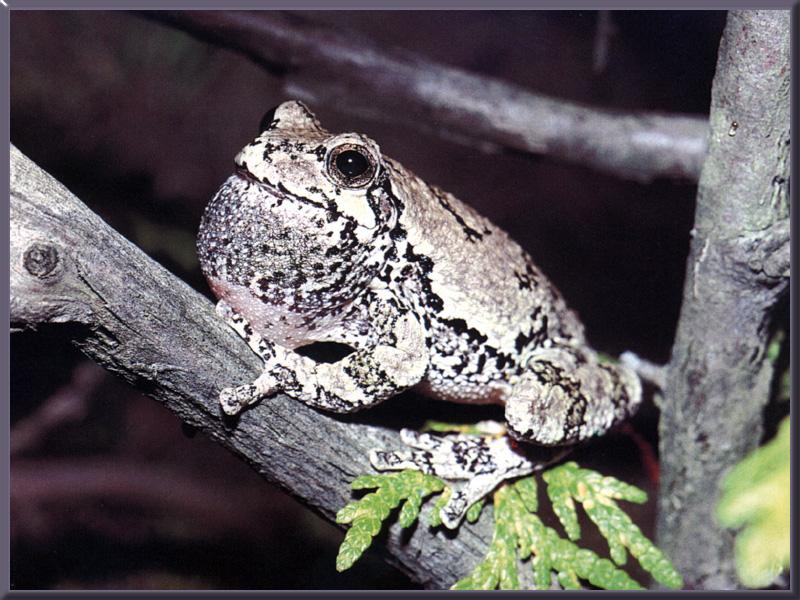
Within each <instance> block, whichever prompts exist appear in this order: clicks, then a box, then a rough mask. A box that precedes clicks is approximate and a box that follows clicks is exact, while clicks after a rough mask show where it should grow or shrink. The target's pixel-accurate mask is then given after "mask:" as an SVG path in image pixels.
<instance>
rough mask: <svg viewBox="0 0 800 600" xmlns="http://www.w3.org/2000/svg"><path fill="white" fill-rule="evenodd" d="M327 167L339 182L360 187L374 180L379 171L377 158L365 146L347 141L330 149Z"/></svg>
mask: <svg viewBox="0 0 800 600" xmlns="http://www.w3.org/2000/svg"><path fill="white" fill-rule="evenodd" d="M326 168H327V170H328V174H329V175H330V176H331V178H332V179H333V180H334V181H336V182H337V183H339V184H341V185H343V186H346V187H349V188H359V187H364V186H365V185H367V184H368V183H370V182H371V181H372V178H373V177H374V176H375V172H376V171H377V160H376V159H375V157H374V156H373V155H372V152H370V151H369V150H368V149H367V148H365V147H364V146H359V145H358V144H352V143H346V144H340V145H339V146H336V147H334V148H333V149H331V150H330V152H329V153H328V159H327V162H326Z"/></svg>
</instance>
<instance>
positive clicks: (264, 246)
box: [198, 102, 641, 527]
mask: <svg viewBox="0 0 800 600" xmlns="http://www.w3.org/2000/svg"><path fill="white" fill-rule="evenodd" d="M263 128H264V130H263V131H262V133H261V134H260V135H259V136H258V137H257V138H256V139H255V140H253V141H252V142H250V143H249V144H248V145H247V146H245V148H244V149H243V150H242V151H241V152H240V153H239V154H238V155H237V156H236V159H235V161H236V165H237V170H236V174H234V175H232V176H231V177H230V178H228V180H227V181H226V182H225V183H224V184H223V185H222V187H221V188H220V190H219V191H218V192H217V194H216V196H215V197H214V199H213V200H212V201H211V203H210V204H209V205H208V207H207V209H206V212H205V214H204V216H203V221H202V224H201V226H200V233H199V237H198V250H199V255H200V263H201V266H202V269H203V273H204V274H205V276H206V278H207V279H208V281H209V284H210V285H211V287H212V289H213V291H214V293H215V294H216V295H217V296H218V298H219V299H220V302H219V304H218V312H219V313H220V315H221V316H223V317H224V318H225V319H226V320H227V322H228V323H229V324H230V325H231V326H232V327H233V328H234V329H235V330H236V331H237V332H238V333H239V334H240V335H241V336H242V337H243V338H244V339H245V340H246V341H247V342H248V344H249V345H250V347H251V348H252V349H253V350H254V351H255V352H256V353H258V354H259V355H260V356H261V357H262V358H263V359H264V365H265V366H264V373H263V374H262V375H261V376H260V377H259V378H258V379H257V380H256V381H255V382H253V383H252V384H246V385H241V386H238V387H235V388H227V389H225V390H223V392H222V394H221V396H220V400H221V403H222V407H223V409H224V410H225V412H226V413H229V414H235V413H236V412H238V411H240V410H241V409H242V408H244V407H245V406H247V405H249V404H252V403H253V402H256V401H258V400H259V399H260V398H262V397H263V396H265V395H269V394H273V393H276V392H279V391H282V392H285V393H286V394H288V395H290V396H293V397H295V398H297V399H299V400H301V401H303V402H305V403H307V404H309V405H311V406H314V407H316V408H320V409H324V410H329V411H333V412H351V411H355V410H359V409H362V408H365V407H367V406H370V405H373V404H376V403H377V402H380V401H382V400H384V399H386V398H389V397H391V396H393V395H395V394H397V393H399V392H401V391H403V390H405V389H408V388H411V387H416V388H417V389H419V390H420V391H422V392H423V393H425V394H427V395H430V396H433V397H436V398H440V399H444V400H450V401H456V402H475V403H500V404H504V405H505V416H506V430H507V433H508V434H510V436H512V437H513V438H515V439H517V440H523V441H528V442H533V443H536V444H542V445H548V446H552V445H563V444H570V443H574V442H577V441H580V440H583V439H586V438H588V437H590V436H593V435H597V434H600V433H603V432H604V431H606V430H607V429H608V428H609V427H611V426H612V425H613V424H615V423H617V422H619V421H620V420H622V419H624V418H625V417H626V416H628V415H629V414H631V413H632V412H633V411H634V410H635V409H636V407H637V405H638V404H639V402H640V397H641V386H640V382H639V379H638V377H637V376H636V375H635V374H634V373H633V372H632V371H631V370H629V369H628V368H626V367H624V366H621V365H611V364H607V363H601V362H599V360H598V358H597V355H596V353H595V352H594V351H593V350H592V349H591V348H589V347H588V346H587V344H586V340H585V338H584V333H583V327H582V325H581V323H580V321H579V320H578V318H577V316H576V315H575V313H574V312H572V311H571V310H570V309H569V308H567V306H566V304H565V303H564V300H563V299H562V297H561V295H560V294H559V293H558V291H557V290H556V289H555V287H554V286H553V285H552V284H551V283H550V282H549V281H548V280H547V278H546V277H545V276H544V275H543V274H542V273H541V271H539V269H538V268H537V267H536V266H535V265H534V264H533V261H532V260H531V258H530V257H529V256H528V255H527V254H526V253H525V251H524V250H522V248H520V246H519V245H517V244H516V243H515V242H514V241H513V240H511V239H510V238H509V237H508V235H507V234H506V233H505V232H504V231H502V230H501V229H499V228H498V227H496V226H495V225H494V224H492V223H491V222H490V221H488V220H487V219H485V218H484V217H482V216H480V215H479V214H478V213H476V212H475V211H474V210H473V209H471V208H470V207H469V206H467V205H465V204H463V203H462V202H461V201H459V200H458V199H457V198H455V197H454V196H452V195H451V194H448V193H446V192H444V191H442V190H440V189H438V188H436V187H434V186H430V185H428V184H426V183H425V182H424V181H422V180H420V179H419V178H418V177H417V176H416V175H414V174H413V173H411V172H410V171H408V170H406V169H405V168H404V167H403V166H402V165H400V164H398V163H397V162H395V161H393V160H391V159H390V158H387V157H384V156H382V155H381V153H380V149H379V148H378V145H377V144H376V143H375V142H374V141H372V140H370V139H369V138H367V137H366V136H364V135H361V134H356V133H348V134H341V135H332V134H331V133H329V132H328V131H326V130H325V129H323V128H322V127H321V126H320V124H319V122H318V121H317V119H316V118H315V117H314V115H313V114H312V113H311V112H310V111H309V110H308V108H306V107H305V106H304V105H303V104H302V103H300V102H285V103H283V104H281V105H280V106H279V107H277V108H276V109H275V111H274V112H273V114H272V115H270V118H269V119H267V121H266V122H265V123H263ZM353 153H355V154H353ZM345 157H349V158H353V157H355V160H356V165H355V167H348V166H347V165H344V166H342V164H340V163H341V160H342V159H343V158H345ZM321 341H326V342H338V343H341V344H346V345H348V346H350V347H351V348H353V350H354V351H353V352H352V353H351V354H349V355H348V356H346V357H345V358H343V359H342V360H340V361H338V362H336V363H330V364H329V363H317V362H315V361H313V360H312V359H310V358H306V357H303V356H301V355H300V354H298V353H296V352H294V351H293V350H295V349H296V348H299V347H301V346H304V345H307V344H310V343H313V342H321ZM404 441H405V442H406V443H407V444H409V445H410V446H412V447H414V448H416V449H417V450H416V451H413V452H379V451H375V452H373V454H372V456H371V460H372V462H373V465H374V466H375V467H376V468H379V469H390V468H406V467H416V468H421V469H423V470H425V471H427V472H430V473H434V474H436V475H438V476H440V477H444V478H447V479H461V480H466V481H467V483H466V484H465V485H464V486H462V488H460V489H458V490H457V492H456V493H454V495H453V497H452V498H451V502H450V504H449V505H448V506H447V507H445V509H444V510H443V513H442V516H443V521H444V523H445V524H446V525H448V526H450V527H455V526H456V525H457V524H458V522H459V521H460V519H461V517H462V516H463V513H464V511H465V510H466V508H467V507H468V506H469V505H470V504H471V503H472V502H474V501H476V500H477V499H479V498H480V497H482V496H483V495H485V494H487V493H489V492H491V491H492V489H493V488H494V487H495V486H496V485H497V483H499V482H500V481H502V480H503V479H506V478H509V477H515V476H519V475H522V474H526V473H530V472H531V471H532V470H534V469H535V468H536V465H535V463H533V462H531V461H530V460H528V459H527V458H526V457H525V456H524V453H522V452H520V451H519V450H518V449H517V448H516V447H515V446H514V445H512V444H511V443H510V441H509V439H508V437H507V436H505V435H494V437H483V438H481V437H477V438H476V437H474V436H473V437H465V436H445V437H441V436H430V435H421V436H420V435H417V434H414V433H413V432H408V431H406V432H404Z"/></svg>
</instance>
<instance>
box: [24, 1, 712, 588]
mask: <svg viewBox="0 0 800 600" xmlns="http://www.w3.org/2000/svg"><path fill="white" fill-rule="evenodd" d="M305 15H306V16H307V17H308V18H312V19H314V20H317V21H319V22H324V23H327V24H331V25H333V26H335V27H337V28H340V29H344V30H347V29H350V30H355V31H358V32H360V33H361V34H362V35H365V36H368V37H369V38H371V39H372V40H374V41H376V42H378V43H379V44H380V45H382V46H386V47H391V46H399V47H403V48H406V49H408V50H410V51H413V52H416V53H419V54H421V55H425V56H427V57H429V58H431V59H433V60H436V61H439V62H442V63H446V64H449V65H453V66H457V67H460V68H463V69H467V70H470V71H473V72H476V73H482V74H486V75H491V76H493V77H498V78H501V79H505V80H508V81H511V82H514V83H517V84H519V85H522V86H525V87H527V88H529V89H531V90H534V91H537V92H541V93H545V94H548V95H551V96H554V97H557V98H563V99H568V100H570V101H578V102H584V103H588V104H593V105H597V106H602V107H610V108H616V109H619V110H622V111H634V110H646V111H651V110H653V111H666V112H681V113H693V114H700V115H705V114H706V113H707V111H708V106H709V101H710V87H711V79H712V76H713V73H714V65H715V61H716V52H717V46H718V43H719V38H720V34H721V32H722V28H723V26H724V19H725V17H724V13H723V12H702V11H691V12H657V11H647V12H613V13H611V22H612V24H613V26H614V34H613V36H612V37H611V38H610V48H609V50H610V52H609V58H608V63H607V66H606V67H605V69H603V70H602V71H600V72H595V71H593V69H592V62H593V45H594V39H595V35H596V31H597V24H598V14H597V13H595V12H585V11H582V12H580V11H579V12H558V11H552V12H546V11H543V12H538V11H531V12H469V11H465V12H346V11H340V12H309V13H305ZM284 83H285V82H284V81H283V79H282V78H281V77H279V76H275V75H271V74H269V73H268V72H267V71H265V70H263V69H261V68H260V67H259V66H257V65H255V64H254V63H252V62H250V61H248V60H247V59H246V58H244V57H242V56H241V55H239V54H236V53H233V52H231V51H228V50H225V49H221V48H218V47H215V46H211V45H207V44H205V43H203V42H199V41H197V40H195V39H194V38H191V37H189V36H187V35H186V34H183V33H181V32H179V31H176V30H173V29H171V28H169V27H166V26H163V25H160V24H158V23H156V22H154V21H151V20H149V19H146V18H143V17H142V16H141V15H136V14H131V13H124V12H91V11H87V12H33V11H30V12H25V11H13V12H12V14H11V140H12V142H13V143H14V144H16V145H17V146H18V147H19V149H20V150H21V151H22V152H23V153H25V154H27V155H28V156H29V157H30V158H32V159H33V160H34V161H36V162H37V163H39V164H40V165H41V166H42V167H43V168H45V169H46V170H47V171H49V172H50V173H51V174H52V175H54V176H55V177H56V178H57V179H59V180H60V181H62V182H63V183H64V184H65V185H66V186H67V187H68V188H69V189H70V190H71V191H73V192H74V193H75V194H77V195H78V197H80V198H81V199H82V200H83V201H84V202H86V203H87V204H88V205H89V206H90V207H91V208H92V209H93V210H94V211H96V212H97V213H98V214H100V215H101V216H102V217H103V218H104V219H106V220H107V221H108V222H109V223H110V224H111V225H112V226H113V227H115V228H116V229H118V230H119V231H121V232H122V233H123V234H124V235H125V236H127V237H128V238H129V239H131V240H132V241H133V242H134V243H136V244H137V245H139V246H140V247H141V248H143V249H144V250H145V251H146V252H147V253H148V254H149V255H150V256H152V257H153V258H154V259H156V260H158V261H159V262H161V263H162V264H163V265H165V266H166V267H167V268H168V269H170V270H171V271H172V272H173V273H175V274H176V275H177V276H179V277H181V278H183V279H184V280H186V281H188V282H189V283H190V284H191V285H193V286H194V287H195V288H196V289H198V290H200V291H201V292H202V293H204V294H206V295H209V296H210V294H209V292H208V290H207V287H206V285H205V283H204V281H203V279H202V277H201V275H200V271H199V268H198V265H197V259H196V257H195V250H194V236H195V233H196V230H197V227H198V224H199V220H200V215H201V213H202V210H203V207H204V206H205V204H206V202H207V201H208V200H209V199H210V198H211V196H212V195H213V193H214V192H215V190H216V188H217V187H218V186H219V184H220V183H221V182H222V181H223V180H224V179H225V178H226V177H227V175H228V174H229V173H230V172H231V169H232V164H233V162H232V161H233V156H234V155H235V154H236V152H237V151H238V150H239V149H240V148H241V147H242V146H243V145H244V144H245V143H247V142H248V141H249V140H250V139H251V138H252V137H253V136H254V135H255V134H256V129H257V125H258V122H259V120H260V117H261V115H262V114H263V113H264V112H265V111H266V110H268V109H269V108H271V107H273V106H274V105H276V104H278V103H279V102H281V101H283V100H287V99H289V97H288V96H287V95H286V93H285V92H284V91H283V84H284ZM311 108H312V109H313V110H314V111H315V112H316V114H317V116H318V117H319V118H320V120H321V121H322V123H323V125H324V126H325V127H326V128H328V129H329V130H331V131H333V132H340V131H348V130H349V131H361V132H364V133H366V134H368V135H369V136H371V137H372V138H374V139H376V140H377V141H378V142H379V143H380V144H381V148H382V149H383V151H384V152H385V153H386V154H388V155H389V156H392V157H393V158H396V159H398V160H400V162H402V163H403V164H405V165H406V166H407V167H409V168H411V169H412V170H414V171H415V172H417V173H418V174H419V175H421V176H422V177H423V178H424V179H426V180H427V181H429V182H430V183H435V184H437V185H439V186H441V187H443V188H444V189H446V190H448V191H450V192H453V193H454V194H456V195H457V196H459V197H460V198H461V199H462V200H464V201H466V202H467V203H469V204H471V205H473V206H475V207H476V208H477V209H478V210H479V211H481V212H482V213H484V214H486V215H487V216H489V217H490V218H491V219H492V220H493V221H495V223H497V224H498V225H500V226H501V227H503V228H505V229H506V230H507V231H509V233H510V234H511V235H512V236H513V237H514V238H515V239H517V240H518V241H520V242H521V243H522V244H523V246H524V247H525V248H526V249H527V250H528V251H529V252H530V253H531V255H532V256H533V257H534V259H535V260H536V262H537V263H538V264H539V265H540V266H541V268H542V269H543V270H544V271H545V272H546V273H547V274H548V275H549V276H550V277H551V279H552V280H553V281H554V282H555V283H556V285H557V286H558V287H559V288H560V289H561V290H562V292H563V293H564V295H565V296H566V297H567V300H568V301H569V302H570V304H571V305H572V306H573V307H574V308H575V309H577V310H578V312H579V313H580V315H581V317H582V319H583V321H584V323H585V324H586V326H587V332H588V335H589V338H590V340H591V342H592V343H593V345H594V346H595V347H596V348H597V349H599V350H602V351H604V352H608V353H610V354H614V355H616V354H618V353H619V352H621V351H623V350H632V351H635V352H637V353H639V354H640V355H642V356H644V357H645V358H648V359H650V360H652V361H656V362H666V361H667V360H668V359H669V351H670V347H671V345H672V338H673V333H674V327H675V323H676V319H677V316H678V311H679V307H680V299H681V293H682V282H683V273H684V267H685V259H686V255H687V252H688V243H689V231H690V229H691V224H692V214H693V209H694V194H695V185H694V184H691V183H687V182H679V181H670V180H659V181H655V182H653V183H651V184H647V185H643V184H637V183H632V182H629V181H624V180H621V179H618V178H615V177H613V176H610V175H604V174H600V173H597V172H595V171H591V170H589V169H587V168H583V167H581V166H580V165H571V164H566V163H562V162H557V161H554V160H550V159H547V158H544V157H533V156H530V155H525V154H522V153H507V154H501V155H497V154H493V155H487V154H483V153H482V152H481V151H480V150H479V149H478V148H472V147H469V146H466V145H457V144H453V143H449V142H446V141H442V140H441V139H440V138H438V137H431V136H427V135H424V134H421V133H418V132H416V131H411V130H409V129H408V128H407V127H405V126H396V125H395V126H393V125H392V124H391V122H390V120H388V119H387V120H382V121H381V122H377V121H374V120H370V119H369V118H367V117H364V116H362V115H358V114H352V113H351V112H348V111H347V110H346V109H345V107H337V106H329V105H313V106H312V107H311ZM68 333H69V332H67V331H63V330H61V329H60V328H58V327H50V328H44V329H41V330H40V331H37V332H28V333H17V334H14V335H13V336H12V362H11V375H12V382H11V385H12V388H11V394H12V395H11V398H12V403H11V415H12V488H11V510H12V513H11V536H12V539H11V542H12V545H11V559H12V564H11V582H12V588H13V589H37V588H59V589H75V588H114V589H153V588H197V589H202V588H266V589H271V588H401V587H413V585H414V584H413V583H410V582H408V581H407V580H406V579H405V577H403V576H402V575H400V574H398V573H397V572H395V571H394V570H393V569H392V568H391V567H388V566H386V565H385V564H384V563H383V561H382V559H381V556H380V552H374V553H369V555H368V556H366V557H365V558H364V559H362V561H361V562H360V563H358V564H357V565H356V566H355V567H354V568H353V569H351V571H348V572H347V573H344V574H338V573H336V571H335V569H334V559H335V555H336V550H337V547H338V544H339V542H340V541H341V536H342V533H341V532H340V531H339V530H338V529H336V528H335V527H334V526H333V525H330V524H328V523H327V522H324V521H322V520H321V519H320V518H319V517H317V516H316V515H315V514H313V513H311V512H310V511H307V510H305V509H304V508H303V507H302V506H300V505H299V504H298V503H297V502H295V501H294V500H292V499H291V498H289V497H288V496H286V495H285V494H284V493H283V492H281V491H279V490H277V489H276V488H273V487H272V486H271V485H270V484H268V483H267V482H265V481H264V480H262V479H261V478H260V477H258V476H257V475H256V474H255V473H254V472H253V471H251V470H250V469H249V468H248V467H247V466H246V465H244V464H243V463H240V462H239V461H238V460H237V459H235V458H234V457H232V456H230V455H229V454H228V453H227V452H226V451H224V450H223V449H222V448H220V447H217V446H215V445H214V444H212V443H211V442H209V441H208V440H205V439H203V438H202V436H201V435H193V434H192V432H190V431H186V430H185V429H183V428H182V426H181V424H180V422H179V420H178V419H177V417H175V416H174V415H173V414H171V413H170V412H168V411H167V410H166V409H164V408H163V407H162V406H161V405H159V404H158V403H156V402H154V401H152V400H150V399H149V398H146V397H143V396H141V395H140V394H139V393H137V392H136V390H134V389H131V388H129V387H128V386H126V385H125V384H123V383H121V382H119V381H117V380H115V379H114V378H113V377H112V376H110V375H107V374H106V373H105V372H104V371H102V370H101V369H100V368H99V367H96V366H94V365H93V364H92V363H90V362H88V360H87V359H86V358H84V357H83V356H82V355H81V354H80V353H78V352H77V351H76V350H74V349H73V348H72V346H71V345H70V344H69V342H68ZM390 403H391V401H390ZM435 404H437V403H434V402H432V401H426V400H420V399H416V398H412V399H410V400H409V401H406V402H398V403H397V408H396V410H408V409H409V407H410V406H411V407H415V408H414V410H420V411H426V410H428V409H430V410H431V415H432V416H433V415H435V416H437V417H440V416H441V414H440V413H441V411H442V410H443V409H442V408H441V407H440V406H434V405H435ZM387 410H392V408H391V404H390V407H389V408H387ZM454 410H456V411H458V410H459V407H455V409H454ZM656 415H657V413H656V411H655V409H654V408H653V406H652V403H650V402H648V404H647V405H646V406H645V407H644V408H643V409H642V411H641V412H640V413H639V415H637V417H636V418H635V419H634V420H633V422H632V428H628V429H627V430H624V431H622V432H617V433H613V434H610V435H609V436H606V437H605V438H603V439H602V440H599V441H598V442H596V443H593V444H591V445H589V446H587V447H585V448H582V449H580V450H579V451H577V452H576V453H575V454H574V455H573V458H575V459H576V460H578V461H579V462H581V463H582V464H585V465H586V466H593V467H597V468H600V469H601V470H603V471H604V472H607V473H611V474H616V475H617V476H619V477H623V478H625V479H626V480H628V481H630V482H631V483H635V484H637V485H640V486H642V487H644V488H645V489H647V490H648V493H649V494H650V497H651V499H652V498H654V487H653V486H654V484H655V482H656V478H657V469H656V468H654V463H653V461H652V460H650V459H651V458H652V455H653V453H655V452H656V448H657V431H656ZM309 435H313V432H309ZM653 504H654V503H653V502H650V503H648V505H647V506H645V507H636V508H634V509H632V515H633V517H634V519H635V520H636V521H637V522H638V523H639V524H640V526H641V527H642V528H643V529H644V531H645V533H647V534H652V522H653V510H654V506H653ZM231 507H235V509H234V510H231ZM599 549H600V550H601V551H605V550H604V547H603V546H602V545H600V546H599Z"/></svg>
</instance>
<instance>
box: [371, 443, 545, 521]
mask: <svg viewBox="0 0 800 600" xmlns="http://www.w3.org/2000/svg"><path fill="white" fill-rule="evenodd" d="M400 438H401V439H402V441H403V443H404V444H406V445H407V446H409V447H410V448H413V450H400V451H396V452H385V451H381V450H372V451H371V452H370V454H369V460H370V462H371V463H372V466H373V467H375V468H376V469H377V470H379V471H388V470H402V469H416V470H418V471H422V472H423V473H427V474H429V475H435V476H436V477H439V478H440V479H444V480H446V481H447V482H448V484H449V485H450V486H451V488H452V491H453V493H452V494H451V495H450V499H449V501H448V502H447V504H445V506H444V507H443V508H442V510H441V513H440V516H441V519H442V523H443V524H444V525H445V527H447V528H448V529H455V528H456V527H458V524H459V523H460V522H461V520H462V519H463V518H464V515H465V514H466V512H467V509H468V508H469V507H470V506H472V505H473V504H474V503H475V502H478V501H479V500H481V499H482V498H484V497H485V496H487V495H488V494H490V493H491V492H492V490H494V489H495V488H496V487H497V486H498V485H499V484H500V483H502V482H503V481H505V480H506V479H511V478H514V477H520V476H522V475H529V474H530V473H532V472H534V471H535V470H536V469H537V468H540V467H541V466H542V465H541V464H539V463H536V462H532V461H530V460H528V459H527V458H526V457H525V455H524V454H522V453H520V452H519V451H518V450H517V449H516V448H515V447H514V445H513V442H512V441H511V440H510V439H509V438H508V437H506V436H503V437H497V436H491V437H487V436H476V435H463V434H457V435H435V434H430V433H418V432H416V431H413V430H411V429H403V430H402V431H401V432H400Z"/></svg>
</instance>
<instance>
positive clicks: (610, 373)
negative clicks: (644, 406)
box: [505, 346, 642, 446]
mask: <svg viewBox="0 0 800 600" xmlns="http://www.w3.org/2000/svg"><path fill="white" fill-rule="evenodd" d="M641 396H642V386H641V382H640V381H639V378H638V376H637V375H636V374H635V373H634V372H633V371H632V370H631V369H629V368H628V367H626V366H624V365H621V364H610V363H604V362H599V360H598V358H597V356H596V354H595V353H594V352H593V351H592V350H590V349H588V348H574V347H568V346H562V347H555V348H550V349H547V350H542V351H539V352H537V353H536V354H535V355H534V356H533V357H532V358H531V360H530V361H529V362H528V368H527V370H526V371H525V373H523V375H522V376H521V377H520V379H519V381H517V383H516V384H515V385H514V386H513V388H512V391H511V394H510V395H509V397H508V398H506V401H505V416H506V424H507V426H508V431H509V433H510V434H511V435H512V436H513V437H514V438H516V439H519V440H524V441H529V442H533V443H536V444H542V445H545V446H554V445H564V444H573V443H575V442H579V441H581V440H585V439H587V438H589V437H591V436H594V435H599V434H601V433H604V432H605V431H606V430H608V429H609V428H610V427H611V426H612V425H614V424H616V423H619V422H620V421H622V420H623V419H625V418H626V417H628V416H630V415H631V414H632V413H633V412H635V410H636V408H637V407H638V405H639V403H640V401H641Z"/></svg>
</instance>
